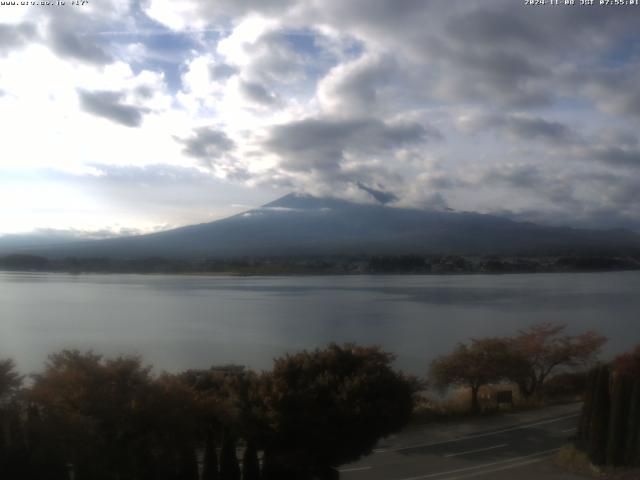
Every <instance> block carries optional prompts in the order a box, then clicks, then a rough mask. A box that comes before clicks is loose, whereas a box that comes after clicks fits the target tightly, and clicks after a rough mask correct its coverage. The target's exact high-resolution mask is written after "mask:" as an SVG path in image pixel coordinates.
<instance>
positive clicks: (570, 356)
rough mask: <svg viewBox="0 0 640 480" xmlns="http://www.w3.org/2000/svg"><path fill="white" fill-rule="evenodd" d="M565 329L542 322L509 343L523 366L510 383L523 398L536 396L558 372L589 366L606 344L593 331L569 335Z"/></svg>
mask: <svg viewBox="0 0 640 480" xmlns="http://www.w3.org/2000/svg"><path fill="white" fill-rule="evenodd" d="M565 330H566V325H554V324H552V323H540V324H537V325H533V326H531V327H529V328H528V329H526V330H521V331H520V332H519V334H518V335H517V336H515V337H513V338H512V339H511V340H510V344H511V346H512V348H513V350H514V351H515V352H517V354H518V355H519V356H520V357H521V358H522V365H523V368H518V369H516V370H515V374H514V375H511V380H513V381H514V382H515V383H516V384H517V385H518V388H519V390H520V394H521V395H522V396H523V397H525V398H527V397H531V396H532V395H534V394H536V393H537V392H538V390H539V389H540V387H541V386H542V385H543V384H544V382H545V380H547V378H549V376H550V375H551V374H552V373H553V372H555V371H557V370H558V369H561V368H575V367H588V366H589V364H590V363H591V362H593V361H594V360H595V359H596V357H597V355H598V354H599V353H600V350H601V348H602V346H603V345H604V344H605V343H606V341H607V338H606V337H604V336H602V335H600V334H598V333H596V332H594V331H588V332H585V333H582V334H580V335H566V334H565V333H564V332H565Z"/></svg>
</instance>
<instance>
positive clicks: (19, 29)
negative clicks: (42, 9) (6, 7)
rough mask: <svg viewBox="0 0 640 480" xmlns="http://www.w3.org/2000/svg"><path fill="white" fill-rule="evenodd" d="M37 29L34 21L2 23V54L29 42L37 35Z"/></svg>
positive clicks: (0, 34)
mask: <svg viewBox="0 0 640 480" xmlns="http://www.w3.org/2000/svg"><path fill="white" fill-rule="evenodd" d="M36 34H37V31H36V27H35V25H34V24H33V23H30V22H23V23H18V24H15V25H14V24H6V23H0V54H6V53H8V52H9V51H11V50H13V49H15V48H19V47H22V46H24V45H25V44H27V43H28V42H29V41H31V40H33V39H34V38H35V37H36Z"/></svg>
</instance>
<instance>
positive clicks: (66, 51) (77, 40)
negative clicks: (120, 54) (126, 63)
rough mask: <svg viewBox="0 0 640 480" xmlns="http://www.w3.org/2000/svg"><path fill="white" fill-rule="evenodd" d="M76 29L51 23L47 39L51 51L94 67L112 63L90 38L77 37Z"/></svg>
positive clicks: (68, 24)
mask: <svg viewBox="0 0 640 480" xmlns="http://www.w3.org/2000/svg"><path fill="white" fill-rule="evenodd" d="M76 28H77V26H74V25H72V24H71V23H70V22H54V21H52V22H51V24H50V26H49V36H48V39H47V40H48V43H49V45H50V47H51V49H52V50H53V51H54V52H55V53H57V54H58V55H60V56H63V57H70V58H74V59H76V60H80V61H83V62H87V63H93V64H96V65H104V64H107V63H111V62H113V57H112V56H111V55H110V54H108V53H107V52H106V50H105V49H104V48H102V47H101V46H100V45H98V43H96V41H95V40H94V39H93V38H92V37H91V36H86V35H85V36H80V35H78V34H77V33H76Z"/></svg>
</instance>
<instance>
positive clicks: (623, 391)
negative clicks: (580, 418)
mask: <svg viewBox="0 0 640 480" xmlns="http://www.w3.org/2000/svg"><path fill="white" fill-rule="evenodd" d="M630 387H631V380H630V379H629V377H627V376H626V375H614V379H613V388H612V391H611V416H610V418H609V428H608V433H607V456H606V463H607V465H614V466H620V465H623V464H624V457H625V451H626V448H625V443H626V439H627V421H628V414H629V401H630V400H631V398H630V397H631V388H630Z"/></svg>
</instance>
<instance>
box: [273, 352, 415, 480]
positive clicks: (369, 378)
mask: <svg viewBox="0 0 640 480" xmlns="http://www.w3.org/2000/svg"><path fill="white" fill-rule="evenodd" d="M393 359H394V357H393V355H391V354H389V353H386V352H383V351H381V350H380V349H379V348H376V347H358V346H355V345H351V344H347V345H344V346H339V345H335V344H332V345H330V346H329V347H328V348H326V349H324V350H314V351H303V352H301V353H298V354H295V355H286V356H284V357H282V358H279V359H277V360H276V361H275V365H274V368H273V370H272V372H271V373H270V374H268V375H266V377H265V378H264V381H263V383H262V398H263V399H264V402H265V407H266V412H267V416H268V419H269V426H270V429H271V432H270V437H269V439H268V442H267V444H268V447H269V448H268V451H267V452H266V455H267V459H265V474H264V476H265V478H272V476H273V475H274V473H273V472H279V475H280V478H287V477H288V476H292V477H294V478H298V479H304V478H312V476H314V475H320V476H323V478H326V477H327V475H328V473H327V472H329V471H331V470H332V468H333V467H336V466H338V465H341V464H343V463H346V462H349V461H354V460H356V459H358V458H359V457H360V456H362V455H365V454H367V453H370V452H371V450H372V449H373V447H374V446H375V444H376V443H377V441H378V440H379V439H380V438H382V437H384V436H387V435H389V434H390V433H392V432H394V431H396V430H399V429H400V428H402V427H403V426H404V425H405V424H406V422H407V421H408V420H409V417H410V415H411V413H412V409H413V394H414V391H415V388H416V383H415V382H414V381H412V380H411V379H409V378H407V377H406V376H404V375H402V374H400V373H398V372H396V371H394V370H393V368H392V366H391V364H392V361H393ZM286 472H289V473H286Z"/></svg>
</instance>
